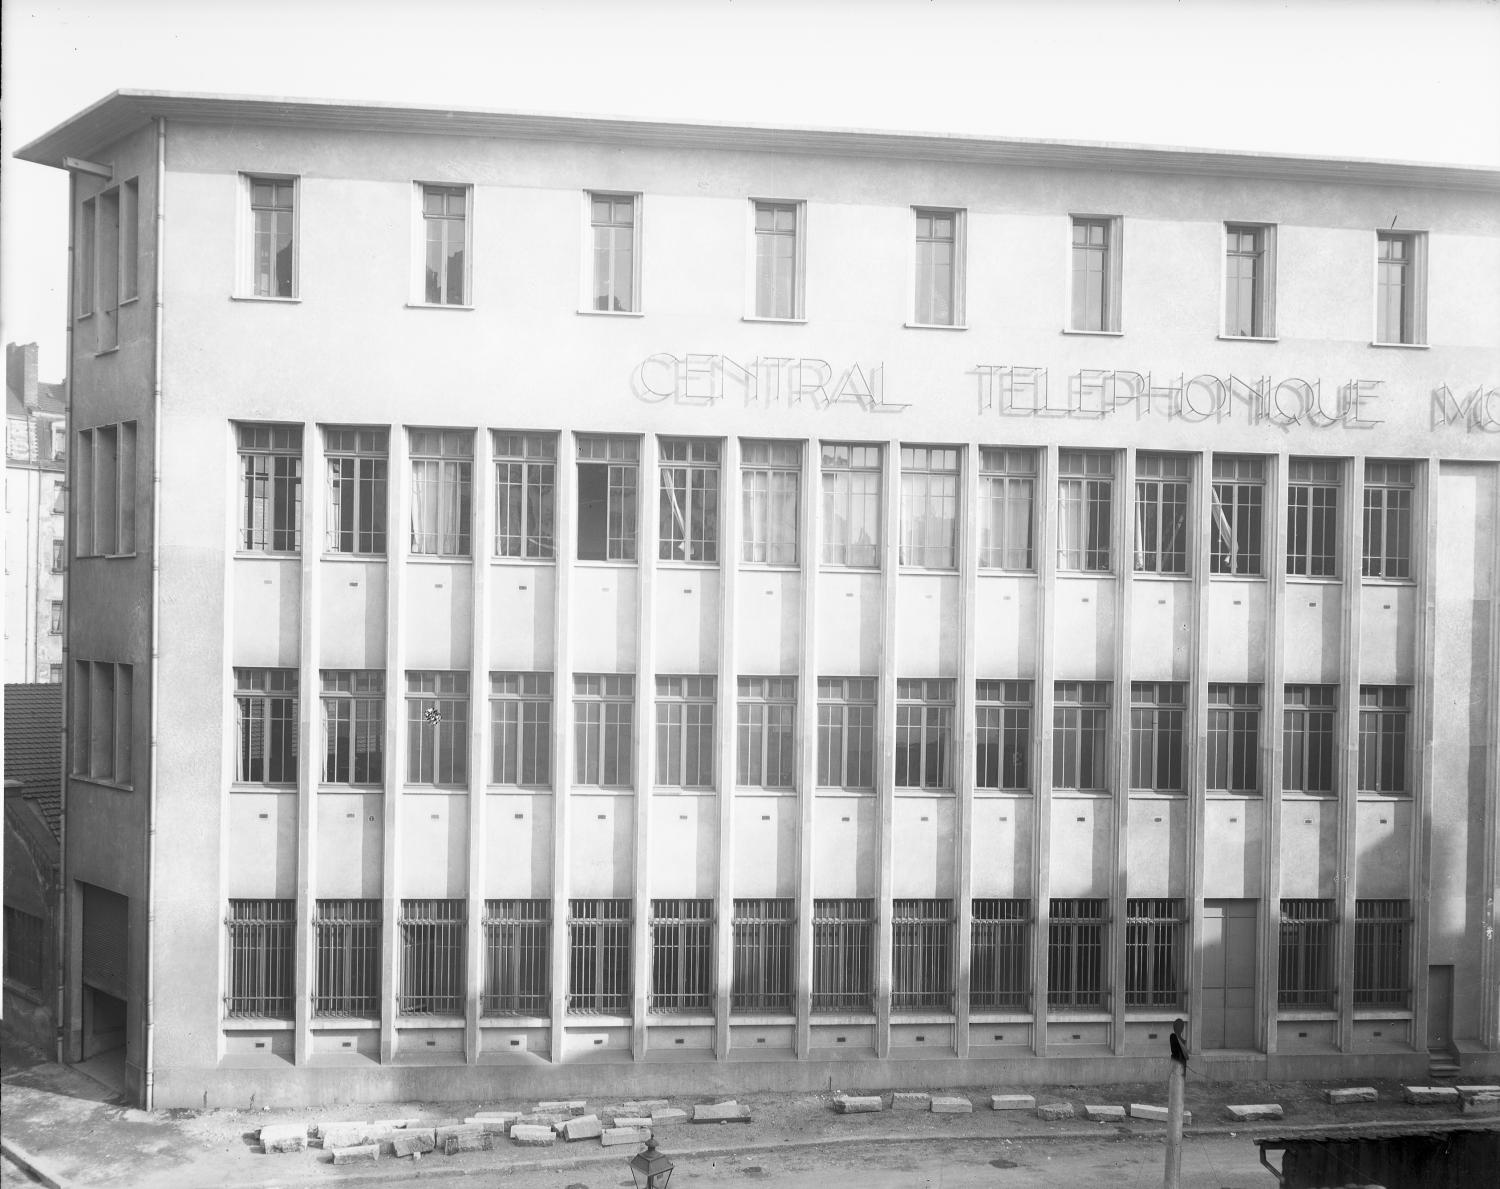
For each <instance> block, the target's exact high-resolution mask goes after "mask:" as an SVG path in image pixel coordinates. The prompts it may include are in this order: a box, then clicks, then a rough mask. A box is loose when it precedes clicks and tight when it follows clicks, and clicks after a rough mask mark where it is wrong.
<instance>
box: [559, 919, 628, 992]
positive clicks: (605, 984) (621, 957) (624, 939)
mask: <svg viewBox="0 0 1500 1189" xmlns="http://www.w3.org/2000/svg"><path fill="white" fill-rule="evenodd" d="M630 990H631V978H630V901H629V900H569V901H568V1011H569V1013H570V1014H573V1015H625V1014H627V1013H629V1011H630Z"/></svg>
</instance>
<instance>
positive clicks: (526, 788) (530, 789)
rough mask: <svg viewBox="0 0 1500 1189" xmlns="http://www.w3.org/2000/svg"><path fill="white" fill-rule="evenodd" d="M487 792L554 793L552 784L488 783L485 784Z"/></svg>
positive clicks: (546, 794)
mask: <svg viewBox="0 0 1500 1189" xmlns="http://www.w3.org/2000/svg"><path fill="white" fill-rule="evenodd" d="M484 791H485V792H487V793H540V794H542V795H543V796H549V797H550V796H551V795H552V786H551V785H550V784H487V785H485V786H484Z"/></svg>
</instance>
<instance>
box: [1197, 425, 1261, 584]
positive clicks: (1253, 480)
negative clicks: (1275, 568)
mask: <svg viewBox="0 0 1500 1189" xmlns="http://www.w3.org/2000/svg"><path fill="white" fill-rule="evenodd" d="M1213 472H1214V481H1213V484H1212V486H1211V487H1210V489H1209V494H1210V501H1211V502H1210V508H1209V515H1210V518H1211V519H1210V524H1211V530H1212V531H1211V533H1210V538H1209V540H1210V544H1209V553H1208V565H1209V570H1210V571H1211V572H1212V573H1215V574H1260V573H1262V572H1263V567H1262V563H1261V548H1262V547H1261V539H1262V536H1263V522H1262V513H1263V511H1264V509H1265V502H1266V461H1265V459H1263V458H1258V457H1253V456H1246V455H1233V454H1230V455H1225V454H1215V455H1214V463H1213Z"/></svg>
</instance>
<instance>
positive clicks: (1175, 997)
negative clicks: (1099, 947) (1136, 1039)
mask: <svg viewBox="0 0 1500 1189" xmlns="http://www.w3.org/2000/svg"><path fill="white" fill-rule="evenodd" d="M1186 931H1187V906H1186V903H1185V902H1184V901H1182V900H1180V899H1171V898H1168V899H1160V898H1155V899H1152V898H1144V899H1130V900H1126V901H1125V1007H1126V1010H1129V1009H1130V1008H1132V1007H1136V1008H1163V1009H1169V1010H1173V1011H1176V1010H1180V1009H1181V1008H1182V1007H1183V1005H1184V1004H1185V1003H1186V1001H1187V985H1186V980H1185V978H1184V977H1183V976H1184V965H1183V962H1184V956H1185V955H1184V940H1185V937H1186Z"/></svg>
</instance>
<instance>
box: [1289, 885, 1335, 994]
mask: <svg viewBox="0 0 1500 1189" xmlns="http://www.w3.org/2000/svg"><path fill="white" fill-rule="evenodd" d="M1333 925H1334V917H1333V901H1332V900H1283V901H1282V902H1281V936H1280V942H1279V944H1278V946H1277V956H1278V960H1277V966H1276V969H1277V974H1276V985H1277V991H1276V1004H1277V1006H1278V1007H1331V1006H1332V1005H1333Z"/></svg>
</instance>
